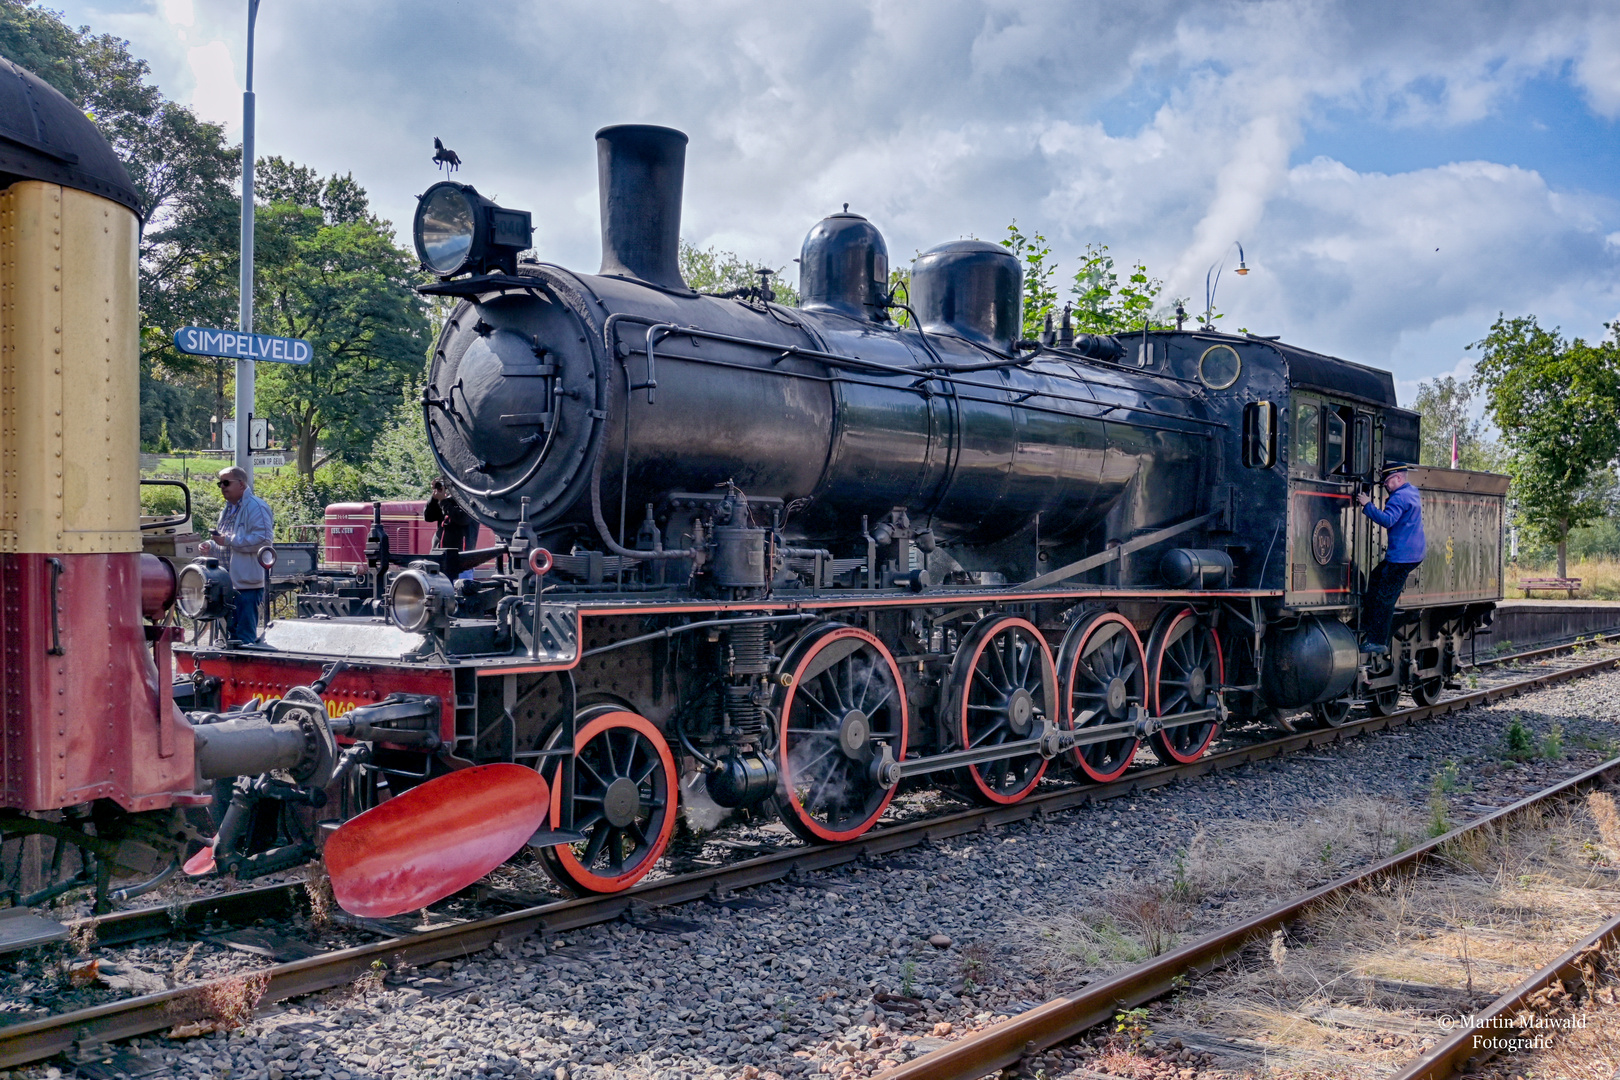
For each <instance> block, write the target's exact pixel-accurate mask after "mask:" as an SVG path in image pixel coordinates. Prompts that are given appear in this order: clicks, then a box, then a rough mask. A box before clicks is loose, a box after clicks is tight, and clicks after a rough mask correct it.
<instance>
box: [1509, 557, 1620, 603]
mask: <svg viewBox="0 0 1620 1080" xmlns="http://www.w3.org/2000/svg"><path fill="white" fill-rule="evenodd" d="M1568 566H1569V576H1570V577H1575V578H1580V579H1581V587H1580V589H1578V590H1577V591H1576V593H1575V598H1576V599H1577V600H1620V560H1615V559H1605V558H1595V559H1578V560H1575V561H1573V562H1571V563H1569V564H1568ZM1557 573H1558V564H1557V563H1553V564H1551V565H1549V566H1522V565H1516V564H1509V565H1508V567H1507V572H1506V581H1505V584H1506V586H1507V588H1506V595H1507V596H1509V597H1514V598H1517V597H1520V596H1524V595H1525V593H1524V590H1523V587H1522V586H1521V585H1520V584H1519V582H1520V581H1521V580H1522V579H1524V578H1538V577H1553V576H1555V575H1556V574H1557ZM1566 595H1567V594H1565V593H1561V592H1555V593H1549V592H1538V593H1536V594H1535V597H1534V599H1537V600H1545V599H1554V600H1562V599H1563V598H1564V597H1565V596H1566Z"/></svg>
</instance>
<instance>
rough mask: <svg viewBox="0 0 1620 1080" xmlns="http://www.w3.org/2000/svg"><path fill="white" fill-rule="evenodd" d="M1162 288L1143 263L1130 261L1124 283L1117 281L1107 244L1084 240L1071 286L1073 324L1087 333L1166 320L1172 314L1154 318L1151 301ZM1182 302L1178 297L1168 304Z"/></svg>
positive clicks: (1118, 330) (1123, 330)
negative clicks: (1083, 247) (1084, 248)
mask: <svg viewBox="0 0 1620 1080" xmlns="http://www.w3.org/2000/svg"><path fill="white" fill-rule="evenodd" d="M1163 290H1164V282H1163V281H1162V280H1160V279H1159V278H1156V277H1149V276H1148V272H1147V267H1146V266H1144V265H1143V264H1142V263H1133V264H1132V265H1131V272H1130V273H1129V274H1127V275H1125V283H1124V284H1123V285H1122V284H1120V281H1119V272H1118V271H1117V270H1115V269H1114V257H1113V256H1112V255H1110V254H1108V245H1107V244H1087V245H1086V250H1085V252H1084V253H1083V254H1082V255H1081V256H1080V269H1078V270H1076V271H1075V273H1074V286H1073V288H1072V289H1071V290H1070V291H1071V292H1073V293H1074V296H1075V305H1074V328H1075V329H1076V330H1077V331H1082V332H1084V333H1088V334H1119V333H1129V332H1130V331H1132V330H1142V329H1144V328H1146V327H1148V326H1150V325H1151V324H1152V323H1153V322H1155V321H1158V322H1160V323H1161V324H1162V323H1164V322H1167V321H1168V320H1169V318H1171V316H1168V315H1165V316H1161V317H1160V318H1159V319H1157V320H1155V318H1154V301H1155V300H1157V299H1158V296H1159V293H1160V292H1162V291H1163ZM1181 303H1182V301H1181V300H1180V299H1177V300H1175V301H1173V302H1172V304H1171V307H1172V308H1174V307H1179V306H1180V305H1181Z"/></svg>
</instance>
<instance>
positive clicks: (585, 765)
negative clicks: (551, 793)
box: [574, 757, 608, 793]
mask: <svg viewBox="0 0 1620 1080" xmlns="http://www.w3.org/2000/svg"><path fill="white" fill-rule="evenodd" d="M580 769H584V770H585V771H586V772H587V773H589V774H590V778H591V779H592V780H595V781H596V783H597V786H599V787H600V788H601V789H602V790H603V791H606V790H607V787H608V782H607V781H606V780H604V779H602V774H601V773H599V772H597V771H596V770H595V769H594V768H592V767H591V763H590V762H589V761H587V760H585V758H584V757H576V758H574V790H575V792H576V793H578V790H579V781H580V780H582V779H584V778H583V777H581V776H580V774H579V770H580Z"/></svg>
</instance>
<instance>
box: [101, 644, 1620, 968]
mask: <svg viewBox="0 0 1620 1080" xmlns="http://www.w3.org/2000/svg"><path fill="white" fill-rule="evenodd" d="M692 625H698V624H692ZM679 629H684V628H679ZM647 636H648V637H657V636H660V635H658V634H653V635H647ZM1614 639H1620V632H1616V633H1608V634H1602V635H1599V636H1598V638H1597V640H1604V641H1608V640H1614ZM1586 645H1587V643H1586V642H1578V643H1577V642H1566V643H1564V644H1561V645H1551V646H1546V647H1544V648H1538V649H1531V650H1528V651H1525V652H1518V653H1512V654H1510V655H1505V656H1500V657H1492V658H1489V659H1486V660H1482V661H1480V662H1479V663H1478V664H1470V665H1467V666H1468V667H1470V668H1473V667H1480V668H1483V667H1489V666H1493V665H1497V664H1510V663H1515V662H1517V661H1521V660H1529V659H1534V658H1536V657H1540V656H1545V655H1549V654H1552V653H1556V652H1564V651H1569V650H1574V649H1580V648H1584V647H1586ZM587 655H589V654H587ZM1447 700H1452V699H1447ZM1116 728H1117V729H1118V731H1117V733H1114V734H1103V733H1104V732H1110V733H1113V732H1115V729H1116ZM1128 728H1130V730H1127V729H1128ZM1346 728H1348V725H1346ZM1346 728H1340V729H1339V730H1341V731H1343V730H1346ZM1132 731H1134V728H1132V727H1131V726H1130V725H1125V724H1116V725H1108V726H1107V727H1105V728H1101V729H1099V728H1082V729H1080V731H1078V732H1076V733H1075V734H1077V735H1080V736H1081V738H1080V739H1077V740H1076V743H1075V745H1077V746H1080V745H1084V744H1085V743H1086V742H1087V741H1090V739H1091V737H1093V736H1097V737H1099V738H1103V739H1107V738H1114V737H1117V736H1118V735H1119V734H1126V735H1128V734H1131V733H1132ZM1251 745H1253V744H1246V745H1245V746H1244V747H1243V749H1249V748H1250V746H1251ZM1119 782H1120V783H1123V782H1124V781H1119ZM1090 790H1092V791H1093V792H1094V793H1097V792H1098V791H1099V789H1098V788H1095V787H1094V788H1091V789H1090ZM1098 797H1099V798H1106V797H1107V796H1106V795H1105V794H1099V795H1098ZM303 889H304V883H303V882H302V881H291V882H284V883H281V884H276V885H259V886H254V887H251V888H247V889H238V890H234V891H231V892H224V893H219V894H217V895H214V896H205V897H198V898H196V899H192V900H187V901H184V902H183V903H178V904H168V905H165V906H163V907H144V908H133V909H128V910H123V911H114V912H112V913H110V914H107V915H100V916H97V917H95V918H93V919H82V920H75V921H74V922H73V923H72V924H71V925H73V926H80V925H90V926H93V928H94V930H95V933H96V941H97V944H99V945H103V946H117V945H126V944H129V943H130V942H134V941H142V940H146V939H149V938H155V937H164V936H167V935H170V934H173V933H175V932H176V931H178V930H187V929H194V928H197V927H200V926H202V925H204V924H206V923H208V922H210V921H211V920H216V919H217V920H220V921H222V922H228V923H242V922H247V921H250V920H252V919H256V918H264V917H277V916H281V915H285V914H288V913H290V912H292V911H293V910H294V909H295V908H296V907H297V906H298V903H299V894H300V893H301V892H302V891H303Z"/></svg>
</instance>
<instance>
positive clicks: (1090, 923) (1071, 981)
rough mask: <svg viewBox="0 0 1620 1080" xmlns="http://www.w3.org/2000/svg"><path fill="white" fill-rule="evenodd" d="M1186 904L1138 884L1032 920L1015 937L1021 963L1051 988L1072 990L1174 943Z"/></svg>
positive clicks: (1182, 925)
mask: <svg viewBox="0 0 1620 1080" xmlns="http://www.w3.org/2000/svg"><path fill="white" fill-rule="evenodd" d="M1189 921H1190V920H1189V911H1188V908H1187V907H1186V906H1185V905H1184V904H1182V903H1180V902H1179V901H1177V900H1175V899H1173V898H1172V897H1171V896H1170V895H1169V894H1168V893H1167V892H1166V891H1165V890H1163V889H1160V888H1155V887H1138V888H1132V889H1123V890H1116V891H1113V892H1109V893H1105V894H1103V896H1102V898H1101V899H1100V901H1099V902H1098V903H1097V904H1096V905H1095V906H1094V907H1090V908H1088V909H1086V910H1083V911H1070V910H1064V911H1060V912H1058V913H1056V914H1055V915H1052V916H1050V917H1045V918H1040V919H1030V920H1028V924H1027V926H1026V927H1024V928H1023V929H1021V930H1020V932H1019V936H1020V937H1021V938H1022V939H1023V940H1025V941H1027V942H1029V944H1028V946H1027V951H1026V958H1025V963H1026V964H1027V965H1028V967H1029V969H1030V970H1032V971H1034V972H1037V973H1039V974H1041V975H1043V976H1044V977H1045V978H1046V980H1047V982H1048V984H1049V985H1050V986H1052V987H1054V988H1071V987H1074V986H1077V985H1079V984H1081V983H1083V982H1085V981H1087V980H1089V979H1095V978H1098V977H1100V976H1103V975H1107V974H1111V973H1112V972H1115V971H1118V970H1120V969H1121V968H1124V967H1127V966H1129V965H1131V964H1136V963H1140V962H1141V961H1143V960H1146V959H1148V958H1150V957H1154V956H1158V955H1160V954H1162V953H1164V952H1166V951H1168V950H1170V949H1172V948H1174V947H1175V945H1176V943H1177V938H1178V936H1179V935H1180V933H1181V932H1182V931H1183V930H1184V929H1186V927H1187V925H1188V923H1189Z"/></svg>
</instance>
